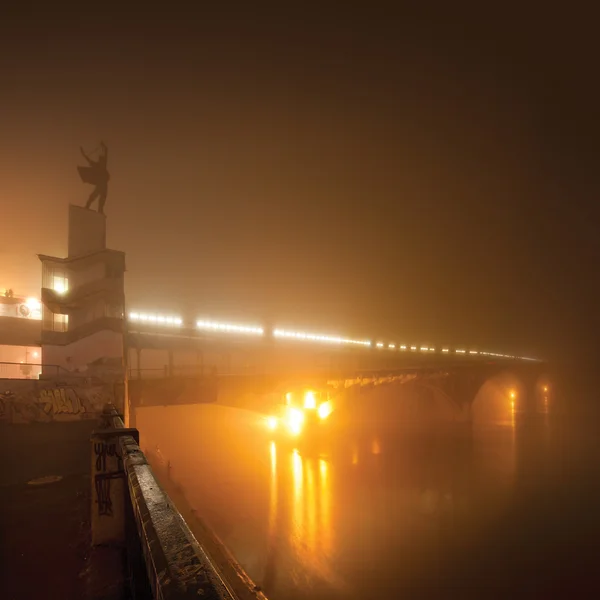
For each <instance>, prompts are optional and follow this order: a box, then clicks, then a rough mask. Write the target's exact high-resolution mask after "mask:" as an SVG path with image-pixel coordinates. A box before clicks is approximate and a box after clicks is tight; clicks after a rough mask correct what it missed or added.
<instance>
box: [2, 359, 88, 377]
mask: <svg viewBox="0 0 600 600" xmlns="http://www.w3.org/2000/svg"><path fill="white" fill-rule="evenodd" d="M3 367H5V368H6V367H8V368H10V367H13V368H14V369H16V370H18V371H22V370H23V368H24V367H38V368H39V369H40V370H44V371H45V372H44V373H43V374H44V375H48V371H50V372H52V371H54V374H55V375H60V374H63V375H69V376H73V377H78V376H79V377H89V375H85V374H84V373H78V372H74V371H69V370H68V369H65V368H64V367H63V366H61V365H54V364H48V363H31V362H27V363H24V362H11V361H5V360H2V361H0V379H15V378H14V377H2V370H3Z"/></svg>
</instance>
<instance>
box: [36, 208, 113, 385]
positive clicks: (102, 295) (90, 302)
mask: <svg viewBox="0 0 600 600" xmlns="http://www.w3.org/2000/svg"><path fill="white" fill-rule="evenodd" d="M39 258H40V261H41V262H42V290H41V304H42V310H41V347H42V355H43V363H44V364H46V365H55V366H59V367H61V368H64V369H67V370H69V371H78V372H85V371H87V370H89V369H90V367H100V368H103V369H104V370H114V371H115V372H116V373H117V372H120V373H121V374H122V370H123V355H124V332H125V281H124V275H125V254H124V253H123V252H120V251H117V250H111V249H109V248H107V247H106V217H105V216H104V215H102V214H99V213H97V212H95V211H92V210H88V209H86V208H83V207H80V206H73V205H70V206H69V243H68V255H67V256H66V257H65V258H59V257H55V256H47V255H43V254H40V255H39Z"/></svg>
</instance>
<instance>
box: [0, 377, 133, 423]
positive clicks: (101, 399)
mask: <svg viewBox="0 0 600 600" xmlns="http://www.w3.org/2000/svg"><path fill="white" fill-rule="evenodd" d="M10 386H11V387H10V389H6V390H3V391H0V420H2V421H5V422H9V423H30V422H50V421H70V420H79V419H95V418H97V416H98V414H99V413H100V412H101V411H102V408H103V406H104V405H105V404H106V403H108V402H111V403H113V404H115V405H117V406H120V405H121V404H122V399H121V398H120V397H117V396H120V394H117V392H116V390H115V387H114V385H113V384H95V385H89V384H85V383H83V382H82V383H79V384H73V385H66V384H56V383H55V384H53V383H52V382H44V383H43V384H40V382H38V381H27V380H19V381H11V382H10Z"/></svg>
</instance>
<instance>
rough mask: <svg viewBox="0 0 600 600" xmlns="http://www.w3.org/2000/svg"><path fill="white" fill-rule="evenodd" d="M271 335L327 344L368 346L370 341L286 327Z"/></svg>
mask: <svg viewBox="0 0 600 600" xmlns="http://www.w3.org/2000/svg"><path fill="white" fill-rule="evenodd" d="M273 335H274V336H275V337H278V338H287V339H295V340H308V341H312V342H326V343H329V344H355V345H359V346H370V345H371V342H369V341H366V340H351V339H349V338H343V337H336V336H331V335H320V334H317V333H306V332H304V331H288V330H286V329H275V330H274V331H273Z"/></svg>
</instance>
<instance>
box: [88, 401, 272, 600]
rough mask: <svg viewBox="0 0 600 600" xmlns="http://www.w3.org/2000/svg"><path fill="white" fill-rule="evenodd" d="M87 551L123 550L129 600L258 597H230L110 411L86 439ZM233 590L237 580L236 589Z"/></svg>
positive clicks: (134, 440)
mask: <svg viewBox="0 0 600 600" xmlns="http://www.w3.org/2000/svg"><path fill="white" fill-rule="evenodd" d="M91 441H92V545H93V546H103V545H111V546H121V547H123V548H124V549H125V550H126V552H125V554H126V557H127V558H126V562H127V576H126V580H127V581H128V582H129V586H130V588H131V589H130V590H129V592H130V595H131V596H132V597H135V598H158V599H167V598H168V599H173V600H180V599H181V600H183V599H187V598H198V597H202V598H204V599H205V600H226V599H227V600H231V599H234V598H242V597H243V598H258V597H261V596H262V595H261V594H260V593H258V592H256V591H255V590H253V589H250V588H248V589H247V590H245V592H247V593H243V594H240V593H234V592H233V591H232V587H231V586H230V585H229V583H228V582H226V581H225V580H224V577H223V576H222V574H221V573H220V571H219V570H218V568H217V567H216V566H215V564H214V563H213V562H212V560H211V559H210V558H209V556H208V554H207V553H206V552H205V550H204V549H203V547H202V546H201V545H200V543H199V542H198V540H197V539H196V538H195V537H194V535H193V533H192V532H191V530H190V528H189V527H188V525H187V523H186V522H185V520H184V519H183V517H182V516H181V514H180V513H179V511H178V510H177V509H176V508H175V506H174V505H173V502H172V501H171V499H170V498H169V496H168V495H167V494H166V492H165V491H164V489H163V488H162V486H161V485H160V483H159V482H158V481H157V479H156V478H155V476H154V474H153V472H152V469H151V467H150V465H149V464H148V461H147V460H146V457H145V455H144V453H143V452H142V451H141V449H140V447H139V433H138V431H137V429H133V428H126V427H125V426H124V423H123V420H122V418H121V416H120V415H119V414H118V413H117V411H116V410H115V408H114V407H113V406H112V405H107V406H106V407H105V409H104V411H103V413H102V426H101V428H100V429H98V430H96V431H95V432H94V433H93V435H92V440H91ZM235 587H236V588H237V589H238V590H239V582H236V586H235Z"/></svg>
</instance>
